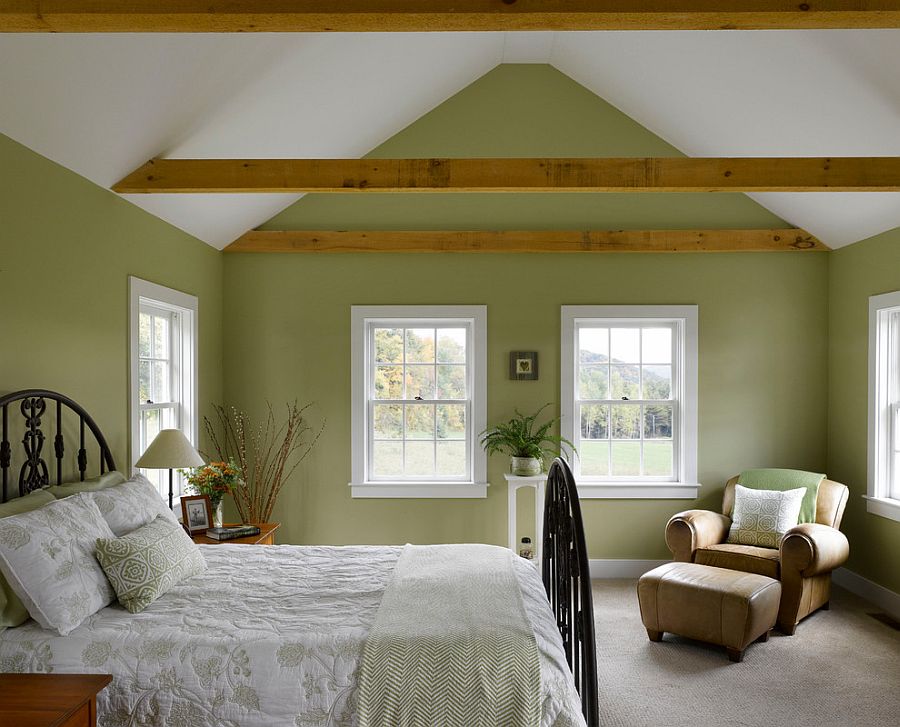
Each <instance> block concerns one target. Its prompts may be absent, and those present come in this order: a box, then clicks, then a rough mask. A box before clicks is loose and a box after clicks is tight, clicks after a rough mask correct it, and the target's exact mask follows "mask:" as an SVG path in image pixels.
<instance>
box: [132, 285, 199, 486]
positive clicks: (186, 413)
mask: <svg viewBox="0 0 900 727" xmlns="http://www.w3.org/2000/svg"><path fill="white" fill-rule="evenodd" d="M129 298H130V305H131V312H130V337H131V356H132V363H131V384H130V385H131V396H130V401H131V407H130V411H131V451H130V454H131V462H132V468H133V471H140V472H142V473H143V474H144V475H145V476H146V477H147V478H148V479H149V480H150V481H151V482H153V483H154V484H155V485H156V487H157V489H158V490H159V492H160V495H162V496H163V497H167V496H168V488H169V473H168V471H166V470H151V469H143V468H142V469H140V470H139V469H138V468H135V467H134V462H136V461H137V460H138V458H139V457H140V456H141V454H142V453H143V452H144V451H145V450H146V448H147V447H148V446H149V444H150V443H151V441H152V439H153V437H154V436H155V434H156V432H157V431H159V429H162V428H175V429H179V430H180V431H182V432H183V433H184V434H185V436H186V437H187V438H188V440H189V441H190V442H191V443H192V444H194V445H195V446H196V444H197V299H196V297H194V296H191V295H187V294H185V293H181V292H179V291H176V290H172V289H170V288H165V287H163V286H159V285H156V284H154V283H149V282H147V281H144V280H140V279H138V278H135V277H131V278H130V279H129ZM142 316H149V323H150V330H149V335H150V339H149V342H148V343H149V346H148V348H147V349H143V350H142V348H141V345H140V340H141V322H142ZM158 319H164V320H165V321H167V324H168V325H167V328H168V332H167V336H166V343H165V346H164V349H167V350H161V349H160V348H158V347H157V340H156V321H157V320H158ZM142 353H144V354H147V355H142ZM158 362H161V363H164V364H166V365H167V368H168V372H167V377H166V381H165V383H166V384H167V385H168V396H162V393H163V392H160V391H157V390H156V384H157V382H156V381H155V376H154V374H155V372H154V371H153V370H152V366H153V364H154V363H158ZM142 364H143V365H144V366H146V365H148V364H149V365H150V367H151V371H150V380H149V382H148V386H149V391H147V392H146V394H147V396H146V397H145V398H143V399H142V398H141V397H140V394H141V367H142ZM148 399H149V401H150V403H147V401H148ZM154 412H158V414H157V415H156V416H155V417H154V415H153V413H154ZM154 419H156V421H153V420H154ZM174 475H175V476H174V477H173V490H174V495H175V497H180V495H181V492H182V485H183V478H182V476H181V475H180V474H179V473H178V472H175V473H174Z"/></svg>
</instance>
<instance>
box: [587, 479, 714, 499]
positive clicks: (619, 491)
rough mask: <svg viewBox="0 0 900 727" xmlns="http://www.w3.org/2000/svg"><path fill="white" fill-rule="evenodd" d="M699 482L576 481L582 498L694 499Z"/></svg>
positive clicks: (698, 489) (697, 492) (698, 488)
mask: <svg viewBox="0 0 900 727" xmlns="http://www.w3.org/2000/svg"><path fill="white" fill-rule="evenodd" d="M699 491H700V485H699V484H690V483H685V482H590V481H588V482H585V481H581V482H579V483H578V495H579V496H580V497H581V499H583V500H592V499H596V500H603V499H606V500H695V499H697V496H698V494H699Z"/></svg>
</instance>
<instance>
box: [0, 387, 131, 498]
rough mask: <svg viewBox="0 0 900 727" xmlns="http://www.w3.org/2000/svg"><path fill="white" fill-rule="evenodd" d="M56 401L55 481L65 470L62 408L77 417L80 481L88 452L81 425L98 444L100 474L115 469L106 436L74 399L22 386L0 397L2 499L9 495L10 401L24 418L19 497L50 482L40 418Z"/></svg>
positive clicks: (83, 474) (45, 390)
mask: <svg viewBox="0 0 900 727" xmlns="http://www.w3.org/2000/svg"><path fill="white" fill-rule="evenodd" d="M48 400H49V401H52V402H56V436H54V438H53V454H54V456H55V458H56V484H57V485H59V484H62V482H63V476H64V472H65V469H64V467H63V461H64V459H65V455H66V446H65V440H64V435H63V426H62V422H63V407H66V408H67V409H69V410H71V411H72V412H74V413H75V414H76V415H77V416H78V421H79V425H78V431H79V446H78V455H77V463H78V475H79V478H80V479H81V480H82V481H83V480H84V476H85V472H86V471H87V466H88V453H87V447H86V446H85V436H84V435H85V427H87V429H89V430H90V432H91V434H93V435H94V439H95V440H96V441H97V444H98V445H99V446H100V474H101V475H102V474H103V473H104V472H108V471H112V470H114V469H115V468H116V463H115V460H113V456H112V452H110V449H109V445H108V444H107V443H106V438H105V437H104V436H103V432H101V431H100V427H98V426H97V424H96V422H95V421H94V420H93V418H92V417H91V415H90V414H88V413H87V412H86V411H85V410H84V408H83V407H82V406H81V405H80V404H78V403H77V402H76V401H74V400H72V399H70V398H69V397H68V396H65V395H63V394H60V393H57V392H55V391H49V390H47V389H25V390H24V391H16V392H14V393H12V394H5V395H4V396H0V418H2V424H0V472H2V475H0V477H2V486H3V493H2V494H3V500H2V501H3V502H6V501H7V500H8V499H9V497H10V494H9V470H10V466H11V463H12V447H11V446H10V443H9V409H10V406H11V405H13V404H16V403H17V402H20V403H19V406H18V409H19V412H20V413H21V415H22V416H23V417H24V419H25V434H24V436H23V437H22V446H23V448H24V450H25V461H24V462H23V463H22V466H21V468H20V469H19V478H18V480H19V485H18V490H19V496H20V497H21V496H22V495H27V494H28V493H29V492H32V491H34V490H39V489H41V488H42V487H46V486H47V485H49V484H50V471H49V468H48V467H47V461H46V460H45V459H44V443H45V441H46V439H47V437H45V436H44V431H43V429H42V419H43V417H44V416H45V415H46V414H47V401H48Z"/></svg>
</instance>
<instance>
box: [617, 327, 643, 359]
mask: <svg viewBox="0 0 900 727" xmlns="http://www.w3.org/2000/svg"><path fill="white" fill-rule="evenodd" d="M609 338H610V348H611V349H612V360H613V361H616V362H617V363H640V360H641V329H640V328H613V329H611V330H610V335H609Z"/></svg>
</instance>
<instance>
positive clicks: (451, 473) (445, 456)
mask: <svg viewBox="0 0 900 727" xmlns="http://www.w3.org/2000/svg"><path fill="white" fill-rule="evenodd" d="M436 470H437V474H439V475H446V476H447V477H464V476H465V475H466V443H465V442H438V443H437V462H436Z"/></svg>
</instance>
